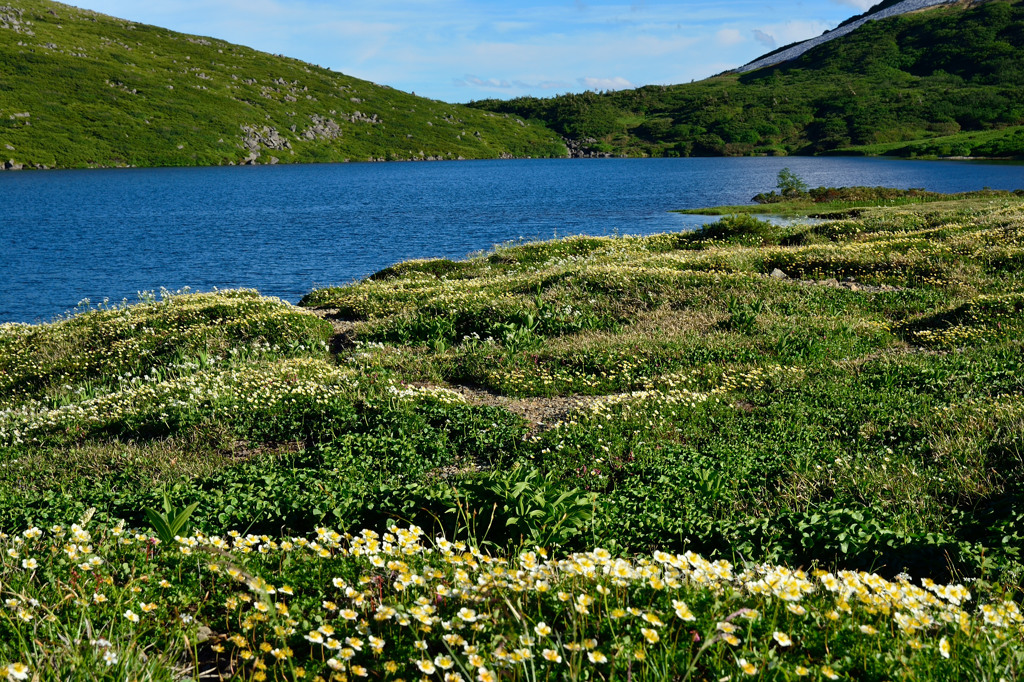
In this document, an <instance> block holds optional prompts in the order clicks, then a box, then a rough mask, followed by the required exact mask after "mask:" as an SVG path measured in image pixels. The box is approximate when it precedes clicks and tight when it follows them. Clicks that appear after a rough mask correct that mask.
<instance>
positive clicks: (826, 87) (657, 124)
mask: <svg viewBox="0 0 1024 682" xmlns="http://www.w3.org/2000/svg"><path fill="white" fill-rule="evenodd" d="M928 1H929V0H910V4H909V5H908V4H907V3H906V2H902V3H896V4H892V3H889V2H883V3H881V4H880V5H878V6H876V8H874V9H875V11H874V12H869V13H868V18H870V16H871V15H875V16H878V15H879V14H885V13H887V12H895V11H898V10H900V8H903V9H911V10H917V11H911V12H909V13H904V14H899V15H898V16H890V17H887V18H883V19H881V20H878V21H870V20H867V21H864V20H863V19H865V17H859V18H857V19H855V20H854V21H852V22H848V23H847V24H846V25H844V26H843V27H841V28H840V29H837V30H836V31H833V32H832V33H831V34H826V36H825V37H821V38H817V39H814V40H813V41H809V42H810V44H811V47H810V49H806V48H807V44H804V45H802V46H796V47H791V48H785V49H783V50H781V51H777V52H776V53H774V54H772V55H766V56H765V58H762V59H758V60H755V61H754V62H751V64H750V65H748V67H745V70H746V72H744V73H735V72H734V73H726V74H721V75H719V76H715V77H713V78H709V79H706V80H704V81H700V82H697V83H688V84H684V85H673V86H660V85H659V86H647V87H643V88H638V89H635V90H623V91H619V92H613V93H605V94H596V93H582V94H569V95H563V96H560V97H556V98H551V99H536V98H519V99H515V100H510V101H505V102H501V101H495V100H490V101H484V102H476V103H474V105H473V106H477V107H480V108H482V109H487V110H490V111H496V112H501V113H507V114H510V115H514V116H519V117H522V118H524V119H526V120H535V121H538V122H543V123H545V124H547V125H548V126H550V127H551V128H553V129H554V130H555V131H557V132H559V133H561V134H563V135H565V136H566V137H568V138H571V139H573V140H574V142H573V143H571V144H570V149H571V150H572V152H573V154H574V155H581V156H587V155H627V156H722V155H725V156H740V155H751V154H769V155H785V154H821V153H847V154H849V153H861V154H863V153H867V154H881V153H886V154H895V155H901V156H988V157H999V156H1024V3H1022V2H1020V1H1019V0H1018V1H1016V2H1005V1H1003V0H992V1H989V2H981V3H956V4H943V5H940V6H935V7H928V8H923V9H920V8H919V6H921V5H922V4H924V3H927V2H928ZM847 29H851V30H849V32H848V33H846V34H845V35H839V37H835V38H833V39H826V38H827V37H829V36H832V35H833V34H840V33H842V32H844V31H846V30H847ZM797 52H800V53H799V54H797ZM776 59H785V60H786V61H783V62H781V63H778V64H772V62H773V61H774V60H776Z"/></svg>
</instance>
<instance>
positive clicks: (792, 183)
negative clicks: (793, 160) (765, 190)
mask: <svg viewBox="0 0 1024 682" xmlns="http://www.w3.org/2000/svg"><path fill="white" fill-rule="evenodd" d="M776 187H778V188H779V193H780V194H782V196H784V197H791V196H798V195H800V194H805V193H806V192H807V183H806V182H804V181H803V179H802V178H801V177H800V176H799V175H797V174H796V173H794V172H793V171H791V170H790V169H789V168H783V169H782V170H780V171H779V177H778V184H777V185H776Z"/></svg>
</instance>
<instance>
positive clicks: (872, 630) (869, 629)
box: [860, 625, 878, 635]
mask: <svg viewBox="0 0 1024 682" xmlns="http://www.w3.org/2000/svg"><path fill="white" fill-rule="evenodd" d="M860 631H861V632H863V633H864V634H865V635H877V634H878V630H876V629H875V628H873V627H871V626H870V625H861V626H860Z"/></svg>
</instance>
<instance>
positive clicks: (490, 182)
mask: <svg viewBox="0 0 1024 682" xmlns="http://www.w3.org/2000/svg"><path fill="white" fill-rule="evenodd" d="M784 167H789V168H791V169H792V170H793V171H794V172H795V173H797V175H799V176H800V177H801V178H803V179H804V181H806V182H807V183H808V185H810V186H812V187H816V186H820V185H831V186H843V185H885V186H890V187H903V188H906V187H923V188H926V189H929V190H936V191H943V192H953V191H965V190H973V189H981V188H982V187H991V188H993V189H1017V188H1024V165H1021V164H1000V163H977V162H963V161H930V162H926V161H899V160H887V159H863V158H861V159H856V158H795V157H790V158H729V159H578V160H569V159H565V160H522V161H464V162H442V163H383V164H373V163H367V164H331V165H305V166H256V167H217V168H157V169H124V170H78V171H43V172H39V171H21V172H17V173H11V172H8V173H0V205H2V206H3V212H2V214H0V216H2V217H0V322H10V321H18V322H36V321H41V320H47V319H50V318H52V317H53V316H55V315H59V314H61V313H64V312H66V311H68V310H70V309H71V308H74V307H75V306H76V305H77V304H78V303H79V302H80V301H82V299H86V298H88V299H91V300H92V302H93V303H97V302H99V301H102V300H103V299H105V298H107V299H110V300H111V301H120V300H122V299H124V298H128V299H129V300H135V299H136V296H137V293H138V292H140V291H158V290H159V289H160V288H161V287H166V288H167V289H171V290H176V289H180V288H182V287H191V288H192V289H193V290H196V291H208V290H210V289H213V288H215V287H217V288H233V287H254V288H256V289H259V290H260V291H261V292H262V293H264V294H266V295H271V296H279V297H281V298H284V299H287V300H290V301H297V300H298V299H299V298H301V297H302V295H304V294H306V293H307V292H309V291H310V290H311V289H313V288H315V287H318V286H326V285H332V284H346V283H348V282H351V281H353V280H355V279H358V278H362V277H365V276H366V275H369V274H371V273H373V272H375V271H377V270H379V269H381V268H383V267H386V266H387V265H390V264H392V263H394V262H397V261H400V260H405V259H409V258H430V257H449V258H462V257H464V256H466V255H468V254H469V253H471V252H474V251H479V250H485V249H489V248H491V247H492V246H493V245H495V244H500V243H503V242H507V241H516V240H520V239H550V238H552V237H556V236H558V237H562V236H566V235H570V234H591V235H610V234H615V233H618V234H653V233H657V232H666V231H675V230H685V229H693V228H695V227H696V226H698V225H700V224H703V223H704V222H707V221H709V220H713V219H708V218H703V217H701V216H682V215H679V214H674V213H669V212H668V211H669V210H671V209H674V208H697V207H702V206H712V205H719V204H741V203H750V197H752V196H753V195H754V194H756V193H758V192H764V191H769V190H771V189H774V187H775V183H776V175H777V174H778V172H779V170H781V169H782V168H784Z"/></svg>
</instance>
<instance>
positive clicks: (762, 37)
mask: <svg viewBox="0 0 1024 682" xmlns="http://www.w3.org/2000/svg"><path fill="white" fill-rule="evenodd" d="M753 34H754V40H756V41H757V42H759V43H761V44H762V45H764V46H765V47H767V48H768V49H774V47H775V36H771V35H768V34H767V33H765V32H764V31H762V30H761V29H759V28H755V29H754V30H753Z"/></svg>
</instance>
